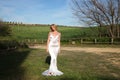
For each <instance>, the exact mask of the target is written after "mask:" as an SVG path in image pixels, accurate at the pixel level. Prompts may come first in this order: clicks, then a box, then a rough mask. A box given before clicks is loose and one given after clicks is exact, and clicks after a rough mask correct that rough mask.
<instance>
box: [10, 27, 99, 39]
mask: <svg viewBox="0 0 120 80" xmlns="http://www.w3.org/2000/svg"><path fill="white" fill-rule="evenodd" d="M49 31H50V29H49V26H12V35H13V37H15V38H16V39H19V40H21V39H40V40H41V39H47V35H48V32H49ZM58 31H59V32H61V34H62V39H69V38H80V37H90V36H94V37H95V36H97V30H96V29H91V28H78V27H63V26H58ZM93 31H94V32H93ZM94 33H95V34H94Z"/></svg>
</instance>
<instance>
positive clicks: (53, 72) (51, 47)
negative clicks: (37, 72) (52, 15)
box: [42, 24, 63, 76]
mask: <svg viewBox="0 0 120 80" xmlns="http://www.w3.org/2000/svg"><path fill="white" fill-rule="evenodd" d="M50 30H51V31H50V32H49V34H48V40H47V49H46V51H47V52H49V54H50V56H51V61H50V66H49V69H48V70H46V71H44V72H43V73H42V74H43V75H46V76H57V75H62V74H63V73H62V72H61V71H59V70H58V68H57V55H58V53H59V52H60V37H61V33H59V32H58V31H57V26H56V25H55V24H52V25H51V26H50Z"/></svg>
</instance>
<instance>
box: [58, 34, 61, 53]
mask: <svg viewBox="0 0 120 80" xmlns="http://www.w3.org/2000/svg"><path fill="white" fill-rule="evenodd" d="M60 40H61V33H60V34H59V39H58V43H59V47H61V46H60ZM59 53H60V49H59Z"/></svg>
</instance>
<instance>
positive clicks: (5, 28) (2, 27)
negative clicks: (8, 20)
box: [0, 21, 11, 36]
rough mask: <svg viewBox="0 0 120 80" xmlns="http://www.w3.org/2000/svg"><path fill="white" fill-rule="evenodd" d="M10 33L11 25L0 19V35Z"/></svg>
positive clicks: (8, 34)
mask: <svg viewBox="0 0 120 80" xmlns="http://www.w3.org/2000/svg"><path fill="white" fill-rule="evenodd" d="M10 35H11V27H10V26H9V25H7V24H5V23H4V22H1V21H0V36H10Z"/></svg>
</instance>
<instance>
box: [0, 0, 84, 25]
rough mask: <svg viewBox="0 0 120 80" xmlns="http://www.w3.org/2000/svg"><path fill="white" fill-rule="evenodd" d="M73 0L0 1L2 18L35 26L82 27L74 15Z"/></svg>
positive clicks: (0, 16)
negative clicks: (71, 5)
mask: <svg viewBox="0 0 120 80" xmlns="http://www.w3.org/2000/svg"><path fill="white" fill-rule="evenodd" d="M70 1H71V0H0V18H2V19H3V20H4V21H15V22H23V23H33V24H34V23H35V24H52V23H54V24H58V25H68V26H69V25H70V26H74V25H75V26H76V25H79V26H82V25H80V24H78V23H77V20H76V19H75V18H74V16H73V14H72V10H71V7H70V5H69V4H70Z"/></svg>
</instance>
